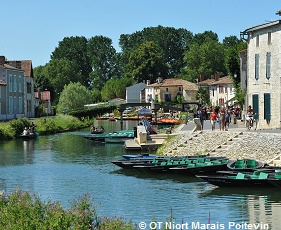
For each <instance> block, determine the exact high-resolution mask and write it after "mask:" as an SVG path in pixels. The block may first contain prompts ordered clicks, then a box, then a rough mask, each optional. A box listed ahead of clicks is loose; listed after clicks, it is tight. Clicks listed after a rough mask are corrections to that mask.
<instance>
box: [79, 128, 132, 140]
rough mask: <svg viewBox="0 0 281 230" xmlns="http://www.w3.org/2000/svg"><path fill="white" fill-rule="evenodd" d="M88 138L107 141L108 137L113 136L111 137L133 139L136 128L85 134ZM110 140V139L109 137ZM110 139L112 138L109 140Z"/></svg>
mask: <svg viewBox="0 0 281 230" xmlns="http://www.w3.org/2000/svg"><path fill="white" fill-rule="evenodd" d="M83 137H84V138H86V139H89V140H94V141H102V142H105V140H106V138H111V139H120V140H121V139H122V140H124V139H125V140H126V139H131V138H134V130H122V131H118V132H113V133H106V132H104V133H99V134H90V135H85V136H83ZM107 140H108V139H107ZM108 141H110V140H108Z"/></svg>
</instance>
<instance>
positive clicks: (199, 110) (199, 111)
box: [197, 107, 204, 131]
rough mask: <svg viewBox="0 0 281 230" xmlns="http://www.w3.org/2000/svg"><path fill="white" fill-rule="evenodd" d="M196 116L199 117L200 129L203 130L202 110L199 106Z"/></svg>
mask: <svg viewBox="0 0 281 230" xmlns="http://www.w3.org/2000/svg"><path fill="white" fill-rule="evenodd" d="M197 116H198V118H199V119H200V124H201V130H202V131H203V127H204V113H203V111H202V107H200V108H199V109H198V111H197Z"/></svg>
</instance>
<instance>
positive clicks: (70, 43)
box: [51, 36, 92, 83]
mask: <svg viewBox="0 0 281 230" xmlns="http://www.w3.org/2000/svg"><path fill="white" fill-rule="evenodd" d="M87 43H88V41H87V39H86V38H85V37H83V36H81V37H78V36H76V37H65V38H64V39H63V40H62V41H60V42H59V45H58V47H56V48H55V50H54V51H53V52H52V54H51V59H66V60H68V61H72V62H74V63H75V67H76V69H75V73H74V74H75V75H76V76H82V78H83V82H85V83H86V82H87V81H86V79H87V78H88V77H89V74H90V72H91V71H92V69H91V65H90V59H89V57H88V55H87ZM77 81H78V80H77Z"/></svg>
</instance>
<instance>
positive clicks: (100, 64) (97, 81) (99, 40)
mask: <svg viewBox="0 0 281 230" xmlns="http://www.w3.org/2000/svg"><path fill="white" fill-rule="evenodd" d="M88 56H89V58H90V63H91V67H92V69H93V71H92V72H91V74H90V79H91V80H92V84H93V85H94V86H95V88H98V89H101V88H102V86H104V84H105V83H106V81H107V80H109V79H111V78H112V77H114V76H119V77H120V76H121V74H120V72H119V68H118V66H119V62H118V58H119V56H118V55H117V53H116V50H115V48H114V47H113V46H112V40H111V39H110V38H107V37H104V36H95V37H92V38H90V39H89V41H88Z"/></svg>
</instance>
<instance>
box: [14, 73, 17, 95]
mask: <svg viewBox="0 0 281 230" xmlns="http://www.w3.org/2000/svg"><path fill="white" fill-rule="evenodd" d="M13 82H14V83H13V89H14V92H17V76H16V75H14V81H13Z"/></svg>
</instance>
